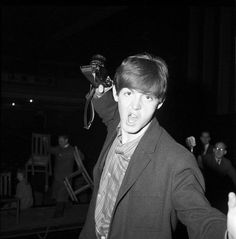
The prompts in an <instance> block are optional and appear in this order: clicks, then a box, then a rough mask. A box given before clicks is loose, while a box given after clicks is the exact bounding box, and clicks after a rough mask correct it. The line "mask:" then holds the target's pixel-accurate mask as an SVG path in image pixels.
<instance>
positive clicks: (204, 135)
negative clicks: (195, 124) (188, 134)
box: [200, 131, 211, 145]
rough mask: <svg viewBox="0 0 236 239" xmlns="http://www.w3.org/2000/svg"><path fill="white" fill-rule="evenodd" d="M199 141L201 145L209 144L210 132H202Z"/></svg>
mask: <svg viewBox="0 0 236 239" xmlns="http://www.w3.org/2000/svg"><path fill="white" fill-rule="evenodd" d="M200 140H201V142H202V144H203V145H206V144H209V143H210V140H211V136H210V132H209V131H202V133H201V136H200Z"/></svg>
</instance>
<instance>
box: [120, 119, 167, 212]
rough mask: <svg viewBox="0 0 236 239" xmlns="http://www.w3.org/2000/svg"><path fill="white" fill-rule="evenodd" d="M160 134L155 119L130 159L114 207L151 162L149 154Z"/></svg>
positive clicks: (156, 143)
mask: <svg viewBox="0 0 236 239" xmlns="http://www.w3.org/2000/svg"><path fill="white" fill-rule="evenodd" d="M161 133H162V128H161V127H160V126H159V123H158V121H157V120H156V118H154V119H153V121H152V123H151V125H150V127H149V128H148V130H147V131H146V133H145V134H144V136H143V137H142V138H141V140H140V142H139V144H138V146H137V148H136V149H135V151H134V153H133V155H132V157H131V159H130V163H129V166H128V168H127V171H126V173H125V177H124V179H123V182H122V184H121V187H120V190H119V193H118V196H117V200H116V204H115V207H116V205H117V204H118V203H119V201H120V200H121V198H122V197H123V196H124V195H125V194H126V192H127V191H128V190H129V189H130V188H131V187H132V185H133V184H134V183H135V181H136V180H137V179H138V177H139V175H140V174H141V173H142V171H143V170H144V169H145V168H146V166H147V165H148V164H149V162H150V161H151V157H150V156H149V154H151V153H153V152H154V151H155V149H156V147H157V145H158V142H159V138H160V136H161Z"/></svg>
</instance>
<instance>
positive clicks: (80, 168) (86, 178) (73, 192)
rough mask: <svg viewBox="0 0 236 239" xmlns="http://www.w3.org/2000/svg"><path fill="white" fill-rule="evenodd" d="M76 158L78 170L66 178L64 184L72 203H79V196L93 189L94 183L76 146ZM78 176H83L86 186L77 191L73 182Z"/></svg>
mask: <svg viewBox="0 0 236 239" xmlns="http://www.w3.org/2000/svg"><path fill="white" fill-rule="evenodd" d="M74 158H75V161H76V164H77V166H78V170H77V171H75V172H73V173H72V174H70V175H68V176H66V177H65V179H64V184H65V186H66V189H67V191H68V193H69V195H70V197H71V199H72V201H75V202H78V198H77V195H78V194H80V193H81V192H83V191H85V190H87V189H88V188H91V189H93V181H92V179H91V178H90V176H89V174H88V172H87V170H86V168H85V167H84V164H83V162H82V159H81V156H80V153H79V150H78V148H77V146H75V151H74ZM78 176H82V178H83V179H84V181H85V184H83V185H81V186H80V187H79V188H77V189H73V185H72V180H73V179H74V178H75V177H78Z"/></svg>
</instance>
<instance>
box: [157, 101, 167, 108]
mask: <svg viewBox="0 0 236 239" xmlns="http://www.w3.org/2000/svg"><path fill="white" fill-rule="evenodd" d="M164 101H165V100H162V101H161V102H160V103H158V105H157V110H159V109H160V108H161V107H162V105H163V103H164Z"/></svg>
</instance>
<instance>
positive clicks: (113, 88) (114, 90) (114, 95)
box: [112, 85, 118, 102]
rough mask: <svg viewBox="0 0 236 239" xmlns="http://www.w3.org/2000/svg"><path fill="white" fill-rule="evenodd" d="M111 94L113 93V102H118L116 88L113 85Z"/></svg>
mask: <svg viewBox="0 0 236 239" xmlns="http://www.w3.org/2000/svg"><path fill="white" fill-rule="evenodd" d="M112 93H113V97H114V100H115V101H116V102H118V95H117V91H116V87H115V86H114V85H113V86H112Z"/></svg>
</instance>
